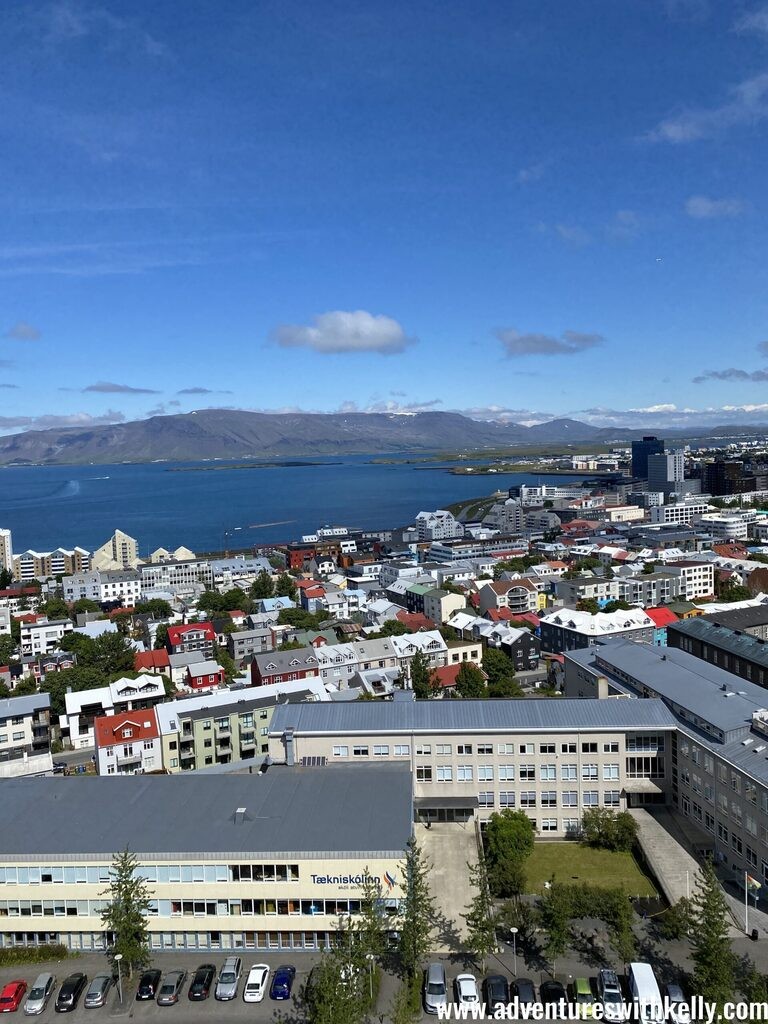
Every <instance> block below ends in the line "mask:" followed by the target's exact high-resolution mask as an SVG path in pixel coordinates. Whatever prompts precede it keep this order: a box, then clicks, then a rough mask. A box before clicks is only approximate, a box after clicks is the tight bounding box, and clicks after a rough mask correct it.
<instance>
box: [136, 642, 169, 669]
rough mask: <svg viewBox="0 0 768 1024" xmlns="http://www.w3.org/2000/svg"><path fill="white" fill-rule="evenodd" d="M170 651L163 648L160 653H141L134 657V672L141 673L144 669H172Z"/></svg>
mask: <svg viewBox="0 0 768 1024" xmlns="http://www.w3.org/2000/svg"><path fill="white" fill-rule="evenodd" d="M170 664H171V663H170V661H169V660H168V651H166V649H165V648H164V647H162V648H161V649H160V650H158V651H141V652H139V653H138V654H135V655H134V657H133V670H134V672H141V670H142V669H149V670H150V671H151V670H154V669H158V668H159V669H164V668H169V667H170Z"/></svg>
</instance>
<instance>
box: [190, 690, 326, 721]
mask: <svg viewBox="0 0 768 1024" xmlns="http://www.w3.org/2000/svg"><path fill="white" fill-rule="evenodd" d="M235 692H237V691H235ZM312 696H314V694H313V693H312V691H311V690H293V691H290V692H287V693H285V694H284V695H282V696H281V699H282V700H285V701H288V703H289V704H290V703H293V702H294V701H303V700H306V699H307V697H312ZM275 703H276V700H275V695H274V694H272V695H271V696H269V697H251V698H249V699H246V700H244V699H243V698H242V697H241V698H240V699H239V700H233V701H232V702H231V703H230V704H216V705H214V706H213V707H211V706H210V705H206V706H205V707H199V708H192V709H191V710H190V711H181V712H179V716H178V717H179V719H180V720H181V721H183V722H186V721H192V722H199V721H203V720H204V719H206V718H210V719H213V718H225V717H226V716H227V715H231V714H233V713H234V714H237V715H244V714H247V713H248V712H249V711H254V710H255V709H256V708H271V707H274V706H275Z"/></svg>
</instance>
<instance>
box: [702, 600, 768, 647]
mask: <svg viewBox="0 0 768 1024" xmlns="http://www.w3.org/2000/svg"><path fill="white" fill-rule="evenodd" d="M703 618H704V619H706V620H707V622H719V623H720V625H721V626H725V627H726V628H727V629H734V630H739V631H740V632H741V633H748V634H749V635H750V636H756V637H759V638H760V639H761V640H768V602H766V603H761V604H755V605H747V606H746V607H745V606H744V605H741V606H739V605H738V604H737V605H736V607H734V608H732V609H729V608H728V607H727V606H725V607H723V606H721V607H720V609H719V610H718V611H716V612H713V613H712V614H707V615H704V616H703Z"/></svg>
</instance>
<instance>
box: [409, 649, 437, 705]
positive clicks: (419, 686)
mask: <svg viewBox="0 0 768 1024" xmlns="http://www.w3.org/2000/svg"><path fill="white" fill-rule="evenodd" d="M434 683H435V680H434V674H433V672H432V669H431V668H430V667H429V658H428V657H427V656H426V654H424V652H423V651H416V653H415V654H414V656H413V657H412V658H411V686H412V688H413V695H414V697H415V698H416V699H417V700H428V699H429V698H430V697H434V695H435V685H434Z"/></svg>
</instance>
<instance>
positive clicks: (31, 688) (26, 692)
mask: <svg viewBox="0 0 768 1024" xmlns="http://www.w3.org/2000/svg"><path fill="white" fill-rule="evenodd" d="M33 693H37V682H36V681H35V679H34V677H33V676H24V678H23V679H20V680H19V681H18V683H16V685H15V686H14V688H13V696H14V697H31V696H32V694H33Z"/></svg>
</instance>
